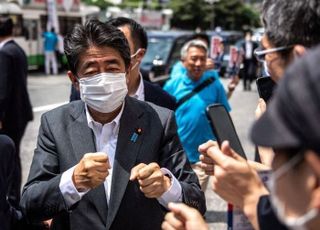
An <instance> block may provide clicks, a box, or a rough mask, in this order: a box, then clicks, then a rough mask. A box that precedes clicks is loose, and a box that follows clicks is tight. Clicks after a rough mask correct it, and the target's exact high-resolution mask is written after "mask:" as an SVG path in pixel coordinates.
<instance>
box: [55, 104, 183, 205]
mask: <svg viewBox="0 0 320 230" xmlns="http://www.w3.org/2000/svg"><path fill="white" fill-rule="evenodd" d="M123 108H124V104H123V106H122V109H121V111H120V113H119V114H118V115H117V117H116V118H115V119H114V120H113V121H111V122H109V123H107V124H104V125H102V124H100V123H98V122H96V121H94V120H93V118H92V117H91V115H90V113H89V111H88V109H87V107H86V116H87V121H88V126H89V127H90V128H91V129H92V130H93V133H94V137H95V145H96V150H97V152H105V153H106V154H108V158H109V163H110V166H111V169H110V170H109V175H108V176H107V178H106V180H105V182H104V188H105V193H106V199H107V203H108V204H109V200H110V193H111V186H110V185H111V184H112V171H113V163H114V157H115V151H116V146H117V141H118V134H119V126H120V118H121V115H122V113H123ZM74 168H75V166H74V167H72V168H70V169H68V170H67V171H65V172H64V173H63V174H62V176H61V180H60V183H59V188H60V191H61V193H62V195H63V198H64V200H65V203H66V204H67V206H68V208H69V207H71V206H72V205H73V204H75V203H76V202H78V201H79V200H81V198H82V197H83V196H84V195H85V194H86V193H87V192H89V191H90V190H87V191H85V192H78V190H77V189H76V187H75V186H74V184H73V181H72V175H73V171H74ZM161 171H162V172H163V173H164V174H167V175H169V176H170V177H171V187H170V188H169V189H168V191H166V192H165V193H164V194H162V196H161V197H160V198H158V201H159V203H160V204H161V205H162V206H164V207H167V205H168V203H169V202H180V201H182V188H181V185H180V183H179V181H178V180H177V179H176V178H175V176H174V175H173V174H172V173H171V172H170V171H169V170H168V169H166V168H161Z"/></svg>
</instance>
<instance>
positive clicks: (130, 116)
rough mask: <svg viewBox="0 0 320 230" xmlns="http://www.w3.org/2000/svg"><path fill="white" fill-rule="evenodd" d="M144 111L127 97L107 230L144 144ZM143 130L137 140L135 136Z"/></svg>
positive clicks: (116, 155) (115, 162) (115, 165)
mask: <svg viewBox="0 0 320 230" xmlns="http://www.w3.org/2000/svg"><path fill="white" fill-rule="evenodd" d="M142 116H143V111H142V110H141V109H140V106H139V104H138V103H137V102H136V101H135V100H134V99H132V98H130V97H127V98H126V102H125V108H124V111H123V114H122V117H121V119H120V129H119V135H118V142H117V148H116V154H115V160H114V165H113V176H112V186H111V194H110V202H109V209H108V218H107V229H109V228H110V226H111V224H112V222H113V220H114V218H115V216H116V213H117V212H118V209H119V206H120V204H121V200H122V197H123V195H124V193H125V190H126V187H127V184H128V181H129V177H130V172H131V169H132V168H133V167H134V166H135V163H136V158H137V155H138V153H139V149H140V147H141V144H142V142H143V137H144V135H143V130H145V128H146V124H145V120H143V119H140V118H141V117H142ZM139 128H140V129H141V130H142V132H141V134H140V135H138V136H137V138H136V139H135V138H132V136H133V134H134V133H135V132H136V131H137V130H138V129H139Z"/></svg>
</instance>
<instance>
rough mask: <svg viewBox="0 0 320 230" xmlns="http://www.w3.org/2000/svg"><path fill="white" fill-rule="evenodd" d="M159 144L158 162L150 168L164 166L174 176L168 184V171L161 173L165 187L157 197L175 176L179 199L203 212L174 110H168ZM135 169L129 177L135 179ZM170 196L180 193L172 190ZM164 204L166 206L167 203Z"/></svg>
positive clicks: (202, 202)
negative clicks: (177, 183)
mask: <svg viewBox="0 0 320 230" xmlns="http://www.w3.org/2000/svg"><path fill="white" fill-rule="evenodd" d="M160 146H161V148H160V149H159V162H158V164H156V165H155V163H151V164H152V168H158V169H160V168H162V170H163V168H165V169H166V170H169V171H170V173H171V174H172V175H173V176H174V178H173V177H172V178H171V179H170V180H171V183H170V184H169V183H168V182H169V181H168V179H169V178H168V176H169V175H168V173H167V176H164V177H163V174H165V173H161V175H160V179H161V180H162V181H163V183H162V184H163V185H164V186H165V189H162V192H161V194H160V196H159V194H158V196H157V198H160V197H161V196H162V195H163V194H164V193H165V192H166V191H168V190H169V189H168V188H170V186H171V185H172V184H174V183H172V182H174V179H175V178H176V179H177V181H179V185H180V186H181V201H182V202H184V203H186V204H187V205H190V206H192V207H194V208H196V209H198V210H199V211H200V212H201V213H202V214H204V213H205V211H206V205H205V197H204V194H203V192H202V191H201V189H200V185H199V183H198V179H197V176H196V174H195V173H194V172H193V170H192V169H191V166H190V163H189V161H188V159H187V157H186V154H185V153H184V151H183V150H182V147H181V144H180V141H179V138H178V135H177V127H176V122H175V118H174V112H172V111H170V112H169V116H168V118H167V119H166V121H165V124H164V135H163V141H162V143H161V144H160ZM151 164H149V165H151ZM137 167H138V168H139V167H141V168H144V167H145V166H139V165H138V166H137ZM136 171H138V170H135V172H134V173H133V172H132V173H131V176H132V177H131V178H130V179H136V177H137V176H136ZM159 174H160V173H159ZM169 177H170V176H169ZM140 185H141V183H140ZM178 191H179V190H178ZM171 197H174V198H175V199H177V198H178V197H180V195H179V194H178V193H176V192H173V193H172V196H171ZM162 198H163V197H162ZM179 200H180V198H178V200H176V201H179ZM170 201H172V200H170V199H167V201H166V202H170ZM159 202H160V201H159ZM165 206H166V207H167V204H166V205H165Z"/></svg>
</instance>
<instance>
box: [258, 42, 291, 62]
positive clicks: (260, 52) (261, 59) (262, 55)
mask: <svg viewBox="0 0 320 230" xmlns="http://www.w3.org/2000/svg"><path fill="white" fill-rule="evenodd" d="M290 48H292V46H281V47H275V48H271V49H262V47H258V48H256V49H255V50H254V56H255V57H256V58H257V60H258V61H259V62H264V61H265V59H266V55H267V54H269V53H274V52H279V51H283V50H287V49H290Z"/></svg>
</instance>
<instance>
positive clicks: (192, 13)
mask: <svg viewBox="0 0 320 230" xmlns="http://www.w3.org/2000/svg"><path fill="white" fill-rule="evenodd" d="M170 7H171V8H172V9H173V11H174V14H173V18H172V21H171V25H172V26H174V27H177V28H181V29H196V28H201V29H210V27H211V26H213V25H214V26H221V27H222V28H223V29H226V30H241V29H244V28H247V27H256V26H259V24H260V19H259V13H258V12H257V11H256V10H255V9H253V8H252V7H251V6H249V5H246V4H244V3H243V2H242V1H241V0H220V1H219V2H217V3H215V4H214V5H210V4H209V3H207V2H205V0H198V1H194V0H171V4H170Z"/></svg>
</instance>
